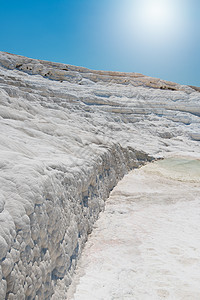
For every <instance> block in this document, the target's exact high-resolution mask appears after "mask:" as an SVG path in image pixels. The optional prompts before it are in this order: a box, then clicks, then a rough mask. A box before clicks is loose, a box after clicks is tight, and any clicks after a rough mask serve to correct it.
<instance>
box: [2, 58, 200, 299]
mask: <svg viewBox="0 0 200 300" xmlns="http://www.w3.org/2000/svg"><path fill="white" fill-rule="evenodd" d="M199 100H200V94H199V92H198V91H197V90H196V89H194V88H193V87H189V86H182V85H178V84H175V83H171V82H166V81H163V80H159V79H154V78H150V77H147V76H143V75H142V74H137V73H119V72H106V71H92V70H89V69H86V68H81V67H75V66H70V65H65V64H60V63H51V62H46V61H39V60H34V59H30V58H26V57H22V56H17V55H12V54H8V53H3V52H0V130H1V138H0V185H1V190H0V299H9V300H11V299H20V300H22V299H29V300H30V299H36V300H39V299H41V300H44V299H50V298H51V297H52V295H53V294H54V291H55V288H56V286H58V285H59V282H60V281H61V280H62V281H64V282H65V285H66V287H67V286H68V285H69V284H70V282H71V276H72V274H73V271H74V268H75V266H76V262H77V259H78V258H79V257H80V254H81V251H82V248H83V246H84V243H85V242H86V240H87V236H88V234H89V233H90V232H91V230H92V227H93V224H94V222H95V220H96V219H97V218H98V215H99V212H100V211H101V210H103V209H104V201H105V200H106V198H107V197H108V195H109V193H110V191H111V190H112V189H113V187H114V186H115V185H116V184H117V182H118V181H119V180H120V179H121V178H122V177H123V176H124V174H126V173H127V172H128V171H129V170H131V169H133V168H137V167H139V166H141V165H143V164H145V163H146V162H148V161H151V160H152V159H154V158H158V157H163V156H164V155H165V154H166V153H168V152H173V153H177V152H182V153H183V154H184V153H185V152H187V153H189V152H193V153H199V150H200V148H199V140H200V134H199V132H200V105H199Z"/></svg>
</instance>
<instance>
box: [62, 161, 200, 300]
mask: <svg viewBox="0 0 200 300" xmlns="http://www.w3.org/2000/svg"><path fill="white" fill-rule="evenodd" d="M183 173H184V176H183ZM199 195H200V160H187V159H183V160H182V159H180V158H179V159H178V158H176V159H168V160H166V161H165V160H164V161H161V162H156V163H153V164H149V165H147V166H144V167H142V168H141V169H139V170H134V171H132V172H131V173H130V174H128V175H126V176H125V177H124V178H123V180H121V181H120V183H119V184H118V185H117V187H115V189H114V190H113V192H112V193H111V196H110V198H109V199H108V201H107V204H106V209H105V212H104V213H102V214H101V215H100V218H99V220H98V221H97V222H96V228H95V229H94V231H93V232H92V234H91V235H90V236H89V239H88V242H87V243H86V246H85V248H84V250H83V254H82V258H81V261H80V262H79V264H78V268H77V270H76V276H75V277H74V282H73V284H72V286H71V287H70V290H69V293H68V298H67V299H73V300H86V299H87V300H93V299H96V300H114V299H130V300H133V299H134V300H141V299H144V300H148V299H152V300H157V299H176V300H188V299H190V300H198V299H200V289H199V280H200V270H199V264H200V235H199V222H200V196H199Z"/></svg>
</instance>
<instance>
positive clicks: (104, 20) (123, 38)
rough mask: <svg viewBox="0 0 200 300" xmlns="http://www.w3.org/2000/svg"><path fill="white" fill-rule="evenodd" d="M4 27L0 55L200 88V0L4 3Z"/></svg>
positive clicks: (0, 24)
mask: <svg viewBox="0 0 200 300" xmlns="http://www.w3.org/2000/svg"><path fill="white" fill-rule="evenodd" d="M156 1H157V3H158V4H159V5H160V3H162V5H161V7H160V8H161V9H160V11H157V10H156ZM158 1H159V2H158ZM159 5H158V6H159ZM163 5H164V6H163ZM166 12H167V13H166ZM0 28H1V34H0V45H1V47H0V50H1V51H6V52H11V53H15V54H19V55H24V56H28V57H32V58H38V59H44V60H50V61H56V62H63V63H66V64H73V65H79V66H85V67H88V68H91V69H98V70H113V71H124V72H139V73H143V74H145V75H149V76H153V77H158V78H162V79H166V80H171V81H175V82H178V83H181V84H190V85H196V86H200V1H199V0H100V1H98V0H95V1H94V0H93V1H92V0H70V1H69V0H55V1H51V0H34V1H27V0H18V1H12V0H10V1H9V0H8V1H5V0H4V1H2V0H0Z"/></svg>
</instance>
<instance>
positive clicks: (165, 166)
mask: <svg viewBox="0 0 200 300" xmlns="http://www.w3.org/2000/svg"><path fill="white" fill-rule="evenodd" d="M151 171H152V172H158V173H160V174H162V175H163V176H165V177H168V178H172V179H176V180H181V181H195V182H199V181H200V160H199V159H192V158H180V157H172V158H165V159H163V160H159V161H157V162H155V163H153V164H152V166H151Z"/></svg>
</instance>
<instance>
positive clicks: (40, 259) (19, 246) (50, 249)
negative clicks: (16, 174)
mask: <svg viewBox="0 0 200 300" xmlns="http://www.w3.org/2000/svg"><path fill="white" fill-rule="evenodd" d="M151 160H152V158H151V157H149V156H148V155H146V154H145V153H142V152H137V151H134V150H133V149H123V148H122V147H120V146H119V145H112V147H111V148H110V149H107V150H104V151H102V154H101V155H99V156H98V157H97V158H96V160H93V162H92V164H91V165H89V166H82V167H81V168H80V169H79V170H73V172H69V170H68V169H67V168H66V167H65V166H60V167H59V166H51V167H50V168H49V170H46V172H44V174H39V175H37V180H38V181H41V182H43V184H41V185H40V187H38V190H37V191H35V192H36V193H35V196H36V197H37V199H35V201H34V205H31V206H28V205H26V204H25V205H23V204H22V205H21V207H19V210H18V211H16V210H13V209H12V205H11V204H10V205H9V204H6V205H5V201H4V200H3V199H1V202H0V204H1V212H0V224H1V234H2V235H1V240H0V250H1V251H0V272H1V273H0V274H1V281H0V299H19V300H22V299H41V300H42V299H50V298H51V296H52V295H53V293H54V289H55V287H56V284H57V282H58V281H60V280H64V282H65V286H66V289H67V287H68V286H69V284H70V283H71V275H72V274H73V271H74V268H75V266H76V263H77V259H78V258H79V256H80V254H81V251H82V248H83V246H84V243H85V242H86V240H87V236H88V234H89V233H90V232H91V230H92V227H93V224H94V222H95V220H96V219H97V218H98V215H99V212H100V211H102V210H103V209H104V201H105V200H106V198H107V197H108V195H109V193H110V191H111V190H112V188H113V187H114V186H115V185H116V183H117V182H118V181H119V179H121V178H122V177H123V176H124V174H126V173H127V172H128V171H129V170H130V169H132V168H134V167H139V166H140V165H142V164H144V163H145V162H147V161H151ZM35 175H36V174H35ZM43 177H45V179H44V178H43ZM34 187H35V186H34V185H33V186H32V184H31V183H27V184H26V185H25V182H24V184H23V185H22V188H23V192H24V193H26V195H28V192H29V193H31V192H32V193H33V192H34ZM21 193H22V192H21V191H20V192H18V193H17V185H16V191H13V196H14V197H15V196H19V195H21ZM14 200H15V199H13V201H14ZM32 204H33V203H32ZM23 206H24V207H23Z"/></svg>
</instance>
